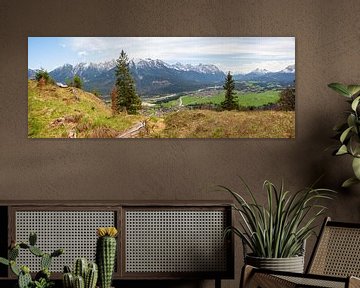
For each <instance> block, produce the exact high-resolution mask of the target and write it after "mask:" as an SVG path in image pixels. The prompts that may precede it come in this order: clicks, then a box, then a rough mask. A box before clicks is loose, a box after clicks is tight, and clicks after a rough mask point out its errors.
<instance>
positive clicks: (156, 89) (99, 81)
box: [28, 58, 295, 96]
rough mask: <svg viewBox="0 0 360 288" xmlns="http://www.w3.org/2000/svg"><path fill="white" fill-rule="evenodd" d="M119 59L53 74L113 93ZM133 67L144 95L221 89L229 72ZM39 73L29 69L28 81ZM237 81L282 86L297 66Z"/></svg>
mask: <svg viewBox="0 0 360 288" xmlns="http://www.w3.org/2000/svg"><path fill="white" fill-rule="evenodd" d="M115 67H116V60H111V61H106V62H102V63H79V64H76V65H71V64H65V65H63V66H61V67H58V68H56V69H54V70H52V71H51V72H49V74H50V76H51V77H52V78H54V79H55V81H56V82H62V83H66V82H67V81H70V80H72V79H73V77H74V76H75V75H78V76H80V77H81V78H82V80H83V81H84V88H85V89H86V90H88V91H93V90H97V91H99V92H100V93H101V94H103V95H106V94H109V93H110V91H111V89H112V87H113V85H114V83H115ZM129 68H130V72H131V74H132V76H133V77H134V80H135V84H136V88H137V91H138V93H139V94H140V95H148V96H151V95H155V94H168V93H178V92H185V91H192V90H197V89H201V88H206V87H209V86H219V85H220V86H221V85H222V84H223V82H224V78H225V73H224V72H223V71H221V70H220V69H219V68H218V67H217V66H216V65H213V64H197V65H192V64H183V63H180V62H177V63H174V64H169V63H166V62H164V61H162V60H160V59H150V58H145V59H132V60H130V62H129ZM35 71H36V70H31V69H28V78H31V77H33V76H34V74H35V73H36V72H35ZM234 79H235V80H236V81H260V82H264V83H265V82H274V83H275V84H277V85H280V86H287V85H289V84H292V83H293V81H294V80H295V65H289V66H288V67H286V68H284V69H283V70H280V71H278V72H271V71H268V70H266V69H262V68H257V69H255V70H253V71H251V72H250V73H246V74H236V75H234Z"/></svg>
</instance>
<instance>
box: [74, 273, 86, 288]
mask: <svg viewBox="0 0 360 288" xmlns="http://www.w3.org/2000/svg"><path fill="white" fill-rule="evenodd" d="M74 288H85V283H84V278H83V277H81V276H78V275H77V276H75V277H74Z"/></svg>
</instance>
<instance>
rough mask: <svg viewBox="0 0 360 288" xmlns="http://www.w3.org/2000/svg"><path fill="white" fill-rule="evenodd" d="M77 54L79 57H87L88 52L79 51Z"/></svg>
mask: <svg viewBox="0 0 360 288" xmlns="http://www.w3.org/2000/svg"><path fill="white" fill-rule="evenodd" d="M77 54H78V55H79V56H86V55H88V52H87V51H79V52H78V53H77Z"/></svg>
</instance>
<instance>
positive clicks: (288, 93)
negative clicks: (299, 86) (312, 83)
mask: <svg viewBox="0 0 360 288" xmlns="http://www.w3.org/2000/svg"><path fill="white" fill-rule="evenodd" d="M278 104H279V109H280V110H284V111H294V110H295V87H294V86H292V87H288V88H286V89H284V90H283V91H281V93H280V100H279V103H278Z"/></svg>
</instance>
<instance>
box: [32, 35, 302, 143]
mask: <svg viewBox="0 0 360 288" xmlns="http://www.w3.org/2000/svg"><path fill="white" fill-rule="evenodd" d="M28 137H29V138H117V139H121V138H206V139H208V138H294V137H295V38H294V37H29V38H28Z"/></svg>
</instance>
